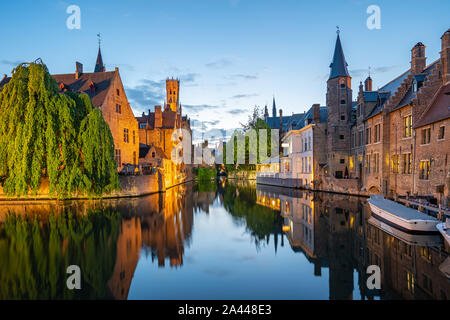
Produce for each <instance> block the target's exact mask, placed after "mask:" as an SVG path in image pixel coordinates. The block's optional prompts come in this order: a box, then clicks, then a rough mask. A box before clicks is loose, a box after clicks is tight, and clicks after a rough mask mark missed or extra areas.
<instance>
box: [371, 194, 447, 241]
mask: <svg viewBox="0 0 450 320" xmlns="http://www.w3.org/2000/svg"><path fill="white" fill-rule="evenodd" d="M368 202H369V205H370V209H371V210H372V215H374V216H375V217H376V218H377V219H378V220H381V221H382V222H384V223H386V224H390V225H393V226H395V227H396V228H398V229H400V230H402V231H406V232H410V233H436V232H437V229H436V226H437V225H438V224H439V220H438V219H436V218H434V217H431V216H429V215H426V214H425V213H422V212H419V211H417V210H414V209H411V208H408V207H405V206H404V205H401V204H399V203H397V202H394V201H391V200H387V199H385V198H384V197H383V196H382V195H375V196H371V197H370V199H369V200H368Z"/></svg>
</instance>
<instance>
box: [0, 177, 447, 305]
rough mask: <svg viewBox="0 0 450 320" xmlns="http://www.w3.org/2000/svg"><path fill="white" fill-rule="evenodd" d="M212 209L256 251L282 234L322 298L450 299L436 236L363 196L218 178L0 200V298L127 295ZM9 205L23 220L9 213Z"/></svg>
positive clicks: (163, 264)
mask: <svg viewBox="0 0 450 320" xmlns="http://www.w3.org/2000/svg"><path fill="white" fill-rule="evenodd" d="M215 206H220V207H223V208H224V209H225V210H226V211H227V212H228V214H230V215H231V217H232V218H233V219H234V220H235V221H237V222H239V225H244V226H245V229H246V232H247V233H248V234H250V236H251V239H252V241H254V242H255V245H256V247H257V248H258V247H259V246H261V245H269V243H270V239H273V241H272V243H273V246H274V249H275V253H276V251H277V248H278V246H279V245H280V244H281V246H284V237H286V239H287V241H288V242H289V245H290V247H291V248H292V250H293V251H294V252H296V253H298V254H303V255H304V256H305V257H306V258H307V260H308V261H309V263H311V264H313V265H314V274H313V275H311V276H315V277H321V276H322V275H323V271H324V269H328V275H329V284H328V290H329V298H330V299H353V298H354V297H353V293H354V292H355V289H357V291H359V293H360V295H361V298H362V299H374V298H382V299H448V298H449V297H450V284H449V280H448V279H447V278H446V277H445V276H444V274H443V273H442V272H441V271H440V270H439V267H440V266H441V265H443V264H444V261H445V260H446V259H449V258H448V256H449V255H448V253H447V252H445V251H444V248H443V245H442V239H441V238H440V236H439V235H435V236H433V235H432V236H421V235H410V234H405V233H402V232H400V231H398V230H395V229H394V228H392V227H389V226H386V225H384V224H382V223H381V222H379V221H377V220H375V219H374V218H373V217H371V216H370V210H369V207H368V206H367V204H366V200H365V199H363V198H357V197H349V196H343V195H336V194H327V193H312V192H305V191H300V190H292V189H283V188H276V187H269V186H260V185H258V186H257V187H256V186H254V185H249V184H247V183H239V184H232V183H227V182H225V181H221V182H219V183H218V184H216V183H206V184H200V185H194V184H186V185H184V186H179V187H176V188H172V189H170V190H168V191H167V192H166V193H164V194H155V195H151V196H148V197H143V198H137V199H120V200H104V201H88V202H84V203H83V202H67V203H65V205H61V204H59V203H41V204H34V205H19V204H18V205H9V206H0V298H19V299H21V298H24V299H35V298H43V299H47V298H53V299H76V298H84V299H86V298H89V299H93V298H94V299H96V298H97V299H98V298H107V299H109V298H113V299H127V297H128V295H129V290H130V287H131V283H132V281H133V277H134V273H135V270H136V267H137V265H138V262H139V260H140V259H141V258H142V257H150V258H151V260H152V261H153V263H155V264H157V265H158V266H159V267H160V268H181V267H182V266H183V256H184V254H185V248H186V247H188V246H190V245H191V238H192V232H193V224H194V216H195V215H196V214H209V212H210V211H211V212H212V209H213V208H214V207H215ZM9 211H14V212H15V213H16V216H19V217H27V218H23V219H16V218H14V219H12V218H11V217H10V218H7V217H8V212H9ZM50 212H53V214H50ZM30 213H32V214H30ZM55 216H56V217H58V216H59V217H60V218H57V219H56V220H55V218H54V217H55ZM74 217H78V218H76V219H75V218H74ZM12 230H21V233H20V234H19V233H18V232H15V231H14V232H13V231H12ZM38 244H39V245H38ZM40 244H44V245H42V246H41V245H40ZM27 259H28V260H30V259H31V260H30V261H35V263H29V264H24V263H22V262H23V261H27ZM33 259H34V260H33ZM70 264H77V265H80V266H81V267H82V270H85V271H84V272H83V277H84V278H83V288H86V289H85V290H84V291H83V292H82V293H80V295H79V296H77V295H76V294H77V293H76V292H75V293H74V292H68V291H67V290H65V288H64V285H61V284H64V283H65V277H66V273H65V270H66V268H67V265H70ZM369 265H379V266H380V268H381V271H382V273H381V282H382V283H381V287H382V289H381V290H380V291H376V290H375V291H374V290H368V289H367V286H366V280H367V273H366V270H367V267H368V266H369ZM49 273H51V274H52V275H53V278H52V279H47V278H48V276H46V275H47V274H49ZM355 275H357V282H356V283H355V281H354V279H355ZM46 277H47V278H46ZM6 283H7V284H8V285H5V284H6ZM23 283H30V285H31V287H30V288H27V287H24V286H23Z"/></svg>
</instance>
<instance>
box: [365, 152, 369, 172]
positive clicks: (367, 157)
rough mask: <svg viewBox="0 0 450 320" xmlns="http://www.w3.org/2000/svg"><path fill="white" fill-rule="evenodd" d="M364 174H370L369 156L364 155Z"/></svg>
mask: <svg viewBox="0 0 450 320" xmlns="http://www.w3.org/2000/svg"><path fill="white" fill-rule="evenodd" d="M366 173H370V154H368V155H366Z"/></svg>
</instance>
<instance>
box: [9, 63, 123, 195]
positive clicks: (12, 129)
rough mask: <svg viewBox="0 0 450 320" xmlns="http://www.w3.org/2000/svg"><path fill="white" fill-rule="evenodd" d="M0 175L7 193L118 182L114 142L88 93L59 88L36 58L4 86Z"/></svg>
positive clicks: (103, 187) (87, 188)
mask: <svg viewBox="0 0 450 320" xmlns="http://www.w3.org/2000/svg"><path fill="white" fill-rule="evenodd" d="M0 178H1V181H2V184H3V189H4V191H5V192H6V193H8V194H9V195H24V194H28V193H29V192H32V193H34V194H36V193H37V192H38V190H39V187H40V185H41V182H42V178H48V180H49V183H50V190H49V191H50V193H51V194H55V193H56V194H57V195H58V197H61V198H64V197H67V196H70V195H73V194H102V193H103V192H109V191H112V190H115V189H118V188H119V180H118V176H117V171H116V166H115V161H114V142H113V138H112V135H111V132H110V129H109V126H108V124H107V123H106V122H105V121H104V119H103V117H102V115H101V112H100V111H99V110H98V109H94V108H93V107H92V103H91V100H90V98H89V96H88V95H86V94H78V93H73V92H69V93H61V92H60V91H59V88H58V84H57V83H56V81H55V80H54V79H53V77H52V76H51V75H50V74H49V72H48V69H47V67H46V66H45V65H44V64H43V63H42V61H38V62H36V63H30V64H22V65H19V66H18V67H16V68H15V69H14V70H13V76H12V78H11V81H10V82H9V83H8V84H7V85H6V86H5V87H4V88H3V90H2V91H0Z"/></svg>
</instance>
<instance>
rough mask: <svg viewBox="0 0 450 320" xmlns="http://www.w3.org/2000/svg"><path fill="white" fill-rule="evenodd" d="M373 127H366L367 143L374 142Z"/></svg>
mask: <svg viewBox="0 0 450 320" xmlns="http://www.w3.org/2000/svg"><path fill="white" fill-rule="evenodd" d="M371 140H372V128H367V129H366V144H371V143H372V141H371Z"/></svg>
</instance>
